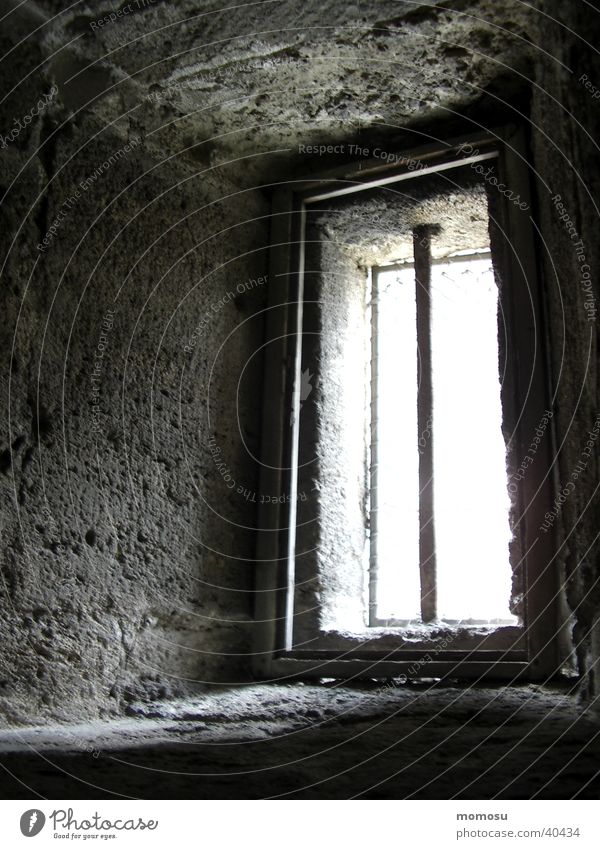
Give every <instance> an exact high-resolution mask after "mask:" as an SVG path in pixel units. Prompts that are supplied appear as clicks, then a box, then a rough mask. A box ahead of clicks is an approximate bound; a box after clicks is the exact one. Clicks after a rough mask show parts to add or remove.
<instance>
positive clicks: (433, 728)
mask: <svg viewBox="0 0 600 849" xmlns="http://www.w3.org/2000/svg"><path fill="white" fill-rule="evenodd" d="M130 714H131V715H130V716H129V717H127V718H124V719H121V720H113V721H106V722H95V723H90V724H82V725H69V726H66V725H60V726H44V727H31V728H27V729H19V730H17V729H11V730H9V731H4V732H1V733H0V766H1V767H2V770H1V773H2V775H1V777H0V792H1V795H2V797H3V798H8V799H12V798H37V797H47V798H53V799H58V798H63V799H86V798H91V799H94V798H123V797H124V798H142V799H152V798H197V799H206V798H232V799H235V798H243V799H258V798H264V797H269V798H290V797H291V798H327V799H331V798H342V799H344V798H350V797H369V798H409V797H410V798H420V799H449V798H462V799H478V798H485V799H491V798H509V799H512V798H515V799H523V798H531V797H540V798H561V799H564V798H571V797H575V796H576V797H577V798H588V799H589V798H598V795H599V793H600V777H599V773H600V724H598V721H597V720H594V719H593V717H592V716H591V713H590V712H589V711H588V712H585V711H582V709H581V706H580V705H578V703H577V700H576V698H575V697H574V696H573V695H572V694H570V692H569V687H568V685H564V686H561V687H558V686H556V687H554V688H552V689H548V688H543V687H541V686H534V685H529V686H523V687H512V688H503V687H499V688H496V689H493V688H489V687H487V688H476V687H471V688H468V689H466V690H465V689H464V688H462V687H458V686H456V687H453V686H448V685H445V686H441V685H431V686H427V685H425V684H421V685H419V686H418V687H417V686H415V685H410V684H407V685H404V686H398V687H394V686H392V685H388V686H387V687H383V686H382V685H381V684H377V683H375V682H374V683H373V684H372V685H368V684H363V685H361V686H357V687H349V686H347V685H342V684H340V683H338V682H327V683H322V684H310V685H309V684H307V685H302V684H293V685H286V686H273V685H250V686H247V687H244V688H236V689H234V690H231V689H229V690H227V689H225V690H219V691H212V692H211V693H210V694H207V695H205V696H202V697H198V698H196V699H194V700H193V701H186V702H177V703H158V704H154V705H150V706H148V705H145V706H142V705H133V706H132V707H131V709H130Z"/></svg>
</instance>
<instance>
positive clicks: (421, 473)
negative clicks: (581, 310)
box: [369, 231, 517, 626]
mask: <svg viewBox="0 0 600 849" xmlns="http://www.w3.org/2000/svg"><path fill="white" fill-rule="evenodd" d="M414 240H415V246H416V249H415V261H414V262H405V263H401V264H399V265H391V266H384V267H379V268H374V269H373V270H372V275H371V281H370V283H371V285H370V299H369V300H370V310H371V346H372V356H371V374H372V378H371V411H372V416H371V437H370V443H371V446H372V447H371V461H370V505H369V507H370V509H369V517H370V521H369V540H370V558H369V560H370V563H369V595H370V597H369V623H370V624H371V625H387V626H389V625H394V624H396V625H399V626H403V625H407V624H410V623H415V622H431V621H440V622H446V623H448V624H457V623H459V622H463V623H465V622H468V623H470V624H487V623H488V622H495V623H496V624H501V623H504V624H514V623H516V622H517V617H516V616H514V615H513V614H512V613H511V611H510V609H509V598H510V594H511V567H510V559H509V542H510V538H511V532H510V526H509V506H510V500H509V494H508V489H507V487H508V480H507V477H506V462H505V455H506V449H505V444H504V439H503V435H502V407H501V397H500V396H501V386H500V379H499V374H498V366H499V349H498V335H497V328H498V287H497V285H496V282H495V279H494V272H493V268H492V263H491V255H490V252H489V246H484V247H483V248H480V249H479V250H476V249H474V250H472V251H470V252H466V251H462V252H460V253H458V254H457V255H454V256H450V257H447V258H445V259H438V260H432V258H431V250H430V249H431V241H432V236H431V235H430V234H429V233H427V232H426V231H420V232H419V231H417V232H415V234H414ZM433 240H434V241H435V237H433ZM417 263H418V264H419V265H420V268H419V271H418V272H417V268H416V265H417ZM416 272H417V275H418V276H416ZM475 430H477V431H478V432H480V433H483V434H485V450H484V451H481V450H478V448H477V446H476V441H475V440H474V439H473V434H474V431H475ZM399 540H401V541H402V542H401V544H399ZM482 560H485V567H484V568H482Z"/></svg>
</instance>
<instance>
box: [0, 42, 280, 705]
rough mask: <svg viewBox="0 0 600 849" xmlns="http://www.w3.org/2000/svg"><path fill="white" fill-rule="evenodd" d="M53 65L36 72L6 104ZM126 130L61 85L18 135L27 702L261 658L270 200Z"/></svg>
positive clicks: (10, 550)
mask: <svg viewBox="0 0 600 849" xmlns="http://www.w3.org/2000/svg"><path fill="white" fill-rule="evenodd" d="M4 48H5V49H6V42H5V44H4ZM18 55H20V54H18ZM28 55H29V57H30V58H29V64H30V66H33V65H34V64H35V63H36V59H39V55H37V56H36V53H35V51H34V50H32V49H31V48H30V51H29V54H28ZM24 61H25V60H24ZM26 68H27V65H26V64H21V63H15V66H14V67H13V68H12V70H11V72H10V77H11V81H14V82H17V81H18V80H19V79H21V78H22V77H23V76H24V73H25V69H26ZM53 82H54V80H53V78H52V77H51V76H44V77H43V76H40V75H39V74H37V73H35V74H33V75H32V76H31V77H30V79H29V80H28V81H27V82H26V83H24V84H22V85H21V88H20V90H19V97H18V98H12V99H11V100H9V101H8V102H7V104H6V107H5V109H4V111H3V113H2V114H3V119H2V121H1V122H0V126H2V127H3V128H6V127H9V126H10V125H11V121H12V116H20V115H21V114H22V113H23V112H24V111H25V105H27V106H28V105H29V104H30V103H35V102H36V100H37V99H38V97H39V96H40V93H41V92H42V91H48V89H49V87H50V85H51V84H52V83H53ZM59 89H60V87H59ZM40 134H41V137H40ZM127 138H129V140H133V141H134V142H135V140H136V139H138V138H139V136H138V135H137V134H136V132H135V131H134V130H133V129H132V128H129V131H128V133H127V137H126V138H123V128H122V127H121V131H120V133H119V134H117V133H115V132H114V131H113V130H112V128H111V127H107V126H104V125H103V124H102V123H100V122H99V121H97V120H96V119H95V116H94V115H93V114H92V113H90V112H89V111H87V110H86V111H84V112H83V113H81V114H80V115H79V116H78V117H77V119H74V120H68V111H67V109H66V108H65V105H64V103H63V101H62V98H61V93H60V90H59V94H58V95H57V97H56V98H55V99H54V101H53V104H52V106H51V107H49V108H48V109H47V110H45V111H44V119H43V121H42V120H38V121H36V122H35V123H32V124H31V125H30V126H27V127H26V128H25V129H24V130H23V132H22V133H20V135H19V137H18V138H17V139H15V140H14V141H12V142H11V144H10V145H9V147H8V148H7V150H5V151H4V156H3V157H2V162H3V170H2V176H1V177H0V185H1V191H2V194H4V192H5V191H6V192H7V194H6V198H5V200H4V202H3V203H2V261H3V262H4V263H5V265H4V267H3V271H2V302H3V306H2V315H3V321H2V328H1V331H0V333H1V340H0V345H1V350H2V360H1V391H2V398H3V401H4V409H5V414H4V415H3V418H2V436H1V446H0V451H1V454H0V456H1V459H2V468H1V474H0V493H1V494H0V497H1V499H2V501H1V510H0V520H1V523H2V552H1V570H2V572H1V582H0V641H1V642H2V673H1V679H2V680H1V689H0V711H1V714H2V715H3V717H4V718H5V720H8V721H25V720H26V719H31V718H32V717H36V716H42V715H43V716H45V715H52V716H58V717H69V716H74V715H86V716H90V715H94V714H96V713H97V712H106V711H112V710H118V709H121V708H122V707H123V705H124V703H126V702H127V701H130V700H131V699H133V698H140V697H141V698H145V697H146V698H147V697H157V696H165V695H171V694H175V693H178V692H179V693H185V692H188V691H189V690H190V689H193V688H194V687H197V685H198V684H201V683H203V682H211V681H230V682H231V681H237V680H243V679H244V678H245V677H247V674H248V671H247V667H248V663H247V652H248V650H249V649H248V646H249V636H248V627H249V626H248V622H249V618H250V614H251V601H250V594H249V590H250V588H251V583H252V576H251V558H252V554H253V537H252V533H251V530H250V529H251V527H252V525H253V523H254V510H255V504H254V503H253V502H252V500H250V499H249V498H245V497H244V496H243V494H239V493H238V492H237V486H242V485H243V487H245V488H247V489H248V490H250V491H252V490H254V489H255V487H256V482H255V465H254V464H253V463H252V462H251V460H250V459H249V451H250V450H252V451H254V452H255V451H256V449H257V445H258V442H257V439H258V418H259V402H260V394H259V393H257V391H256V387H257V386H259V385H260V368H261V362H260V356H257V355H255V354H256V351H257V349H258V348H259V345H260V341H261V340H262V320H261V316H260V309H261V307H262V303H263V298H264V290H265V285H264V282H265V276H264V275H265V273H266V253H265V251H264V246H265V244H266V242H267V241H268V225H267V222H266V219H265V218H264V217H263V216H264V215H265V213H266V212H267V210H268V206H267V204H266V202H265V200H264V198H262V197H261V196H260V195H259V194H258V193H250V192H246V193H237V192H236V188H235V186H234V185H232V184H230V183H229V182H228V181H227V180H226V179H224V178H223V177H222V175H220V174H219V173H218V170H216V171H213V172H210V171H207V170H206V169H204V168H197V169H196V170H195V171H194V170H192V169H190V168H189V167H181V165H179V164H178V163H177V162H176V161H171V162H161V161H157V160H155V159H153V157H152V156H149V155H148V152H147V149H146V145H145V143H144V141H143V140H142V141H141V142H140V143H139V144H137V145H135V146H134V147H133V149H131V150H130V151H127V152H126V153H125V154H123V155H117V156H116V158H113V159H112V160H111V159H110V157H111V156H113V155H114V154H115V153H116V152H117V151H120V150H121V149H122V148H123V145H124V143H126V142H127ZM107 161H108V167H107V166H106V163H107ZM94 177H95V179H92V182H91V183H90V184H89V186H88V184H87V183H86V182H85V181H86V180H88V179H90V178H94ZM82 184H83V185H86V186H88V187H87V188H83V186H82ZM227 196H229V197H227ZM68 198H73V199H74V200H73V202H72V203H71V204H70V205H69V204H66V205H65V201H66V199H68ZM61 215H62V217H60V220H59V222H58V225H57V227H56V230H55V232H54V233H53V234H51V236H50V238H49V239H48V240H47V244H46V245H44V244H43V239H44V237H45V235H46V234H47V233H48V232H49V231H50V228H51V227H52V225H53V222H55V221H56V220H57V218H59V216H61ZM13 238H14V241H13ZM38 245H41V246H42V248H44V249H43V250H39V249H38ZM229 292H233V293H234V295H235V299H233V298H230V297H229V295H228V294H227V293H229ZM257 311H258V313H259V314H258V316H256V317H255V318H253V315H254V314H255V313H256V312H257ZM195 334H196V335H195ZM186 346H188V350H186ZM243 369H245V372H243V373H242V370H243ZM240 379H241V382H240V385H239V391H238V381H239V380H240ZM95 405H97V407H98V408H99V410H100V412H97V411H96V407H95ZM240 430H241V431H242V433H243V436H244V439H245V440H246V441H247V445H248V451H246V450H244V448H243V447H242V441H241V438H240ZM211 437H213V438H214V442H211V441H210V438H211ZM218 452H220V453H218ZM221 459H222V460H223V461H224V462H225V463H226V464H227V467H228V469H229V470H230V474H231V476H232V477H233V478H234V479H235V481H236V488H234V489H233V490H232V489H231V488H230V480H227V481H226V480H224V477H223V474H225V473H221V472H220V471H219V468H218V467H217V463H218V462H219V461H220V460H221Z"/></svg>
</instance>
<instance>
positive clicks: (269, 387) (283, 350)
mask: <svg viewBox="0 0 600 849" xmlns="http://www.w3.org/2000/svg"><path fill="white" fill-rule="evenodd" d="M292 219H293V196H292V192H291V191H290V190H289V189H279V190H277V191H276V192H275V194H274V198H273V218H272V232H271V241H272V244H271V250H270V255H269V283H268V285H269V290H268V291H269V304H268V309H267V313H266V329H265V340H266V343H265V377H264V382H263V435H262V443H261V469H260V483H259V493H260V494H261V495H262V496H264V494H265V493H266V494H269V495H271V494H279V493H281V492H282V490H283V487H284V467H285V466H287V463H286V461H285V436H286V433H287V431H288V430H289V407H287V406H286V403H285V401H286V395H287V385H288V378H289V369H288V355H289V354H288V327H289V322H290V309H289V305H290V293H291V273H290V270H291V254H292V251H291V246H292V241H293V237H292V229H293V225H292ZM259 502H260V503H259V505H258V534H257V545H256V579H255V599H254V603H255V611H254V616H255V624H254V640H253V658H252V660H253V668H254V672H255V674H256V675H258V676H259V677H261V678H268V677H269V676H270V674H271V664H272V661H273V655H274V652H275V651H276V649H277V647H278V631H279V630H280V617H281V609H280V607H281V605H280V604H279V599H278V596H279V595H280V588H281V586H282V585H283V576H282V565H284V564H285V560H286V559H287V558H286V555H285V554H284V553H283V551H284V550H283V544H282V533H281V524H282V522H281V516H282V509H281V505H280V504H279V501H278V500H277V499H275V500H271V499H269V500H268V501H267V500H266V498H263V497H260V498H259Z"/></svg>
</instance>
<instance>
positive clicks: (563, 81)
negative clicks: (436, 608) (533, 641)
mask: <svg viewBox="0 0 600 849" xmlns="http://www.w3.org/2000/svg"><path fill="white" fill-rule="evenodd" d="M538 5H539V8H540V12H541V13H545V14H546V15H548V14H549V15H553V16H554V18H555V19H556V20H554V19H553V18H548V17H545V18H542V17H537V18H536V23H537V25H538V26H539V30H538V32H537V35H536V40H537V42H538V44H539V45H540V47H541V46H543V48H544V50H546V51H547V52H548V53H549V54H550V55H549V56H542V55H540V56H539V62H538V65H537V68H536V76H535V79H536V83H537V85H536V87H535V88H534V90H533V102H532V116H531V124H532V146H533V156H534V161H535V167H536V169H537V172H538V173H537V177H538V186H537V188H538V215H539V221H540V225H541V238H540V245H539V248H540V254H541V257H542V265H543V270H544V275H545V281H546V286H545V289H546V293H547V302H548V314H549V320H548V336H549V339H550V341H551V352H552V367H553V368H552V371H553V374H552V389H553V392H555V393H556V400H555V413H556V427H557V435H558V449H559V450H558V455H557V460H558V462H557V470H556V471H557V497H558V496H559V493H560V491H562V490H564V489H566V488H567V487H568V489H567V493H568V495H567V497H566V501H564V503H559V504H557V505H556V512H557V513H558V515H556V517H555V518H553V522H554V526H555V527H556V528H557V529H558V536H559V543H560V550H559V555H558V560H559V563H560V564H561V568H562V570H563V579H564V580H565V581H566V588H567V597H568V602H569V605H570V608H571V610H572V611H575V619H574V623H575V627H574V639H575V643H576V646H577V656H578V660H579V666H580V670H581V672H582V673H583V675H584V677H583V682H582V693H583V694H584V695H586V696H588V697H589V698H592V699H593V698H596V697H597V696H598V695H600V684H599V681H600V679H599V677H598V663H599V662H600V645H599V643H598V621H599V620H598V617H599V615H600V560H599V556H598V542H597V532H598V526H599V524H600V523H599V518H600V517H599V512H598V510H599V501H598V492H597V487H598V473H599V471H600V469H599V467H598V441H597V440H598V435H597V434H598V429H600V419H599V416H600V405H599V397H598V321H599V320H600V318H599V317H598V306H599V297H600V287H599V286H598V269H599V267H600V241H599V238H598V234H599V221H600V215H599V213H600V204H599V197H600V177H599V174H598V155H599V150H598V140H599V139H600V101H599V100H598V99H595V100H594V99H593V90H591V89H590V88H589V86H588V87H587V88H586V85H585V83H586V80H587V82H588V83H590V84H593V83H594V82H595V84H596V85H598V79H597V77H598V73H597V68H598V50H597V46H596V45H597V44H598V33H599V29H600V27H599V24H598V14H597V11H594V10H592V9H590V10H586V9H585V7H584V6H581V5H580V4H577V3H574V4H568V5H565V6H560V8H558V6H557V4H553V3H551V2H541V3H539V4H538ZM561 24H562V25H563V26H564V27H568V28H569V29H570V30H571V31H572V33H573V35H572V36H571V35H569V34H568V33H567V31H566V29H564V28H563V27H562V26H561ZM595 71H596V73H595ZM584 74H585V75H586V78H584V79H583V80H581V77H582V75H584ZM556 195H560V197H561V203H562V208H559V207H558V206H557V205H556V203H555V202H553V200H552V199H553V198H555V197H556ZM560 216H563V217H564V220H560ZM565 216H568V218H569V219H570V222H572V225H573V228H574V229H572V230H571V232H569V221H568V220H567V218H566V217H565ZM575 232H576V235H575ZM580 241H581V243H582V244H581V245H579V242H580ZM576 245H579V248H580V250H579V256H581V255H583V256H584V257H585V260H581V259H579V257H578V250H577V247H576ZM588 275H589V277H588ZM586 303H587V307H586ZM590 304H591V305H593V307H595V310H594V309H592V308H591V307H590ZM594 431H595V434H596V435H595V436H592V444H591V453H590V448H587V449H586V446H587V443H588V440H589V439H590V432H591V433H592V434H594ZM586 450H587V454H584V453H583V452H585V451H586ZM580 462H583V463H585V468H583V470H582V471H580V473H579V474H578V477H574V475H575V474H577V470H578V469H581V468H582V467H581V466H579V463H580ZM570 484H572V485H573V487H572V486H571V485H570Z"/></svg>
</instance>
